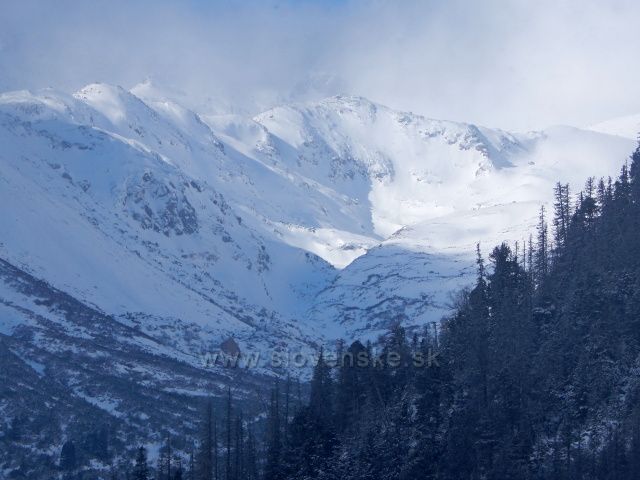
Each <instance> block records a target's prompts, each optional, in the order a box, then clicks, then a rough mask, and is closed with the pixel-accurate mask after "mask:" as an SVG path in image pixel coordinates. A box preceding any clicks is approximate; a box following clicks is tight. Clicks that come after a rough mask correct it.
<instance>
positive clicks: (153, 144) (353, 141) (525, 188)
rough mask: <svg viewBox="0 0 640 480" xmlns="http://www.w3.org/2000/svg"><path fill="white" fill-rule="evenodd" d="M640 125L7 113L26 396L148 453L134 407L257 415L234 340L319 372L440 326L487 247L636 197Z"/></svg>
mask: <svg viewBox="0 0 640 480" xmlns="http://www.w3.org/2000/svg"><path fill="white" fill-rule="evenodd" d="M636 120H637V118H635V117H630V119H627V120H624V119H621V120H618V121H610V122H605V123H604V124H600V126H593V127H589V128H585V129H580V128H574V127H568V126H556V127H552V128H549V129H546V130H543V131H537V132H528V133H511V132H505V131H501V130H496V129H491V128H486V127H481V126H476V125H471V124H465V123H457V122H451V121H442V120H432V119H428V118H425V117H423V116H420V115H416V114H412V113H407V112H399V111H394V110H392V109H389V108H387V107H384V106H382V105H378V104H376V103H373V102H370V101H368V100H367V99H364V98H361V97H352V96H349V97H343V96H337V97H331V98H327V99H326V100H322V101H319V102H314V103H304V104H294V105H286V106H281V107H278V108H274V109H272V110H269V111H266V112H264V113H261V114H259V115H257V116H255V117H253V118H249V117H243V116H238V115H209V114H207V113H206V112H200V113H196V112H193V111H191V110H188V109H186V108H184V107H182V106H180V105H179V104H178V103H176V102H175V101H174V100H173V99H171V98H169V97H168V96H166V95H164V94H163V93H162V92H161V91H159V90H158V89H156V88H154V87H153V85H151V84H149V83H145V84H141V85H138V86H136V87H134V88H133V89H132V90H131V91H127V90H125V89H123V88H121V87H117V86H112V85H107V84H93V85H89V86H87V87H85V88H83V89H81V90H80V91H78V92H76V93H74V94H73V95H68V94H65V93H62V92H56V91H52V90H42V91H37V92H27V91H19V92H9V93H5V94H2V95H0V145H1V148H0V262H1V263H0V277H1V278H2V282H1V285H0V338H2V339H3V343H2V349H3V352H4V358H5V359H6V363H7V371H9V366H11V369H10V371H11V372H13V373H12V374H11V375H12V377H11V378H12V380H11V381H10V382H9V381H7V385H8V386H7V387H6V388H8V389H9V390H10V391H11V392H13V393H14V394H15V395H16V396H17V395H20V394H21V393H20V392H23V391H24V390H25V389H30V388H38V389H39V391H40V392H41V393H42V392H43V391H49V392H51V393H50V394H48V395H44V396H43V397H42V398H40V397H39V396H33V397H32V398H33V403H32V404H30V405H26V406H20V407H19V408H27V409H29V408H31V409H32V411H36V410H37V409H41V408H44V407H42V405H45V404H46V402H48V401H50V399H48V397H50V396H51V395H53V396H54V397H55V399H56V402H61V403H64V405H65V407H64V408H62V407H61V409H60V410H59V412H60V413H59V415H60V416H61V418H60V422H61V424H63V423H64V418H62V417H64V415H65V412H67V414H68V412H69V411H70V410H71V409H73V408H83V409H92V411H94V412H97V413H96V415H102V416H104V415H107V416H111V417H115V418H123V419H127V420H126V421H124V420H123V425H126V427H122V428H125V429H129V430H131V431H133V432H138V433H139V431H140V429H144V428H146V427H145V425H147V424H148V423H149V424H151V423H152V422H153V419H152V420H148V419H145V420H144V421H139V419H138V420H136V419H137V418H138V417H136V415H141V414H142V412H143V410H144V404H145V402H144V397H140V396H137V397H135V399H134V397H133V396H132V394H131V391H130V390H131V389H132V388H134V387H133V385H138V386H139V385H141V384H144V385H145V386H146V387H147V388H149V389H150V390H149V392H152V393H150V394H149V395H150V398H151V397H153V398H154V399H156V400H161V402H156V404H162V405H164V406H163V407H157V405H156V406H155V407H154V409H155V410H153V411H152V413H148V412H145V415H151V416H152V417H154V418H155V419H157V421H158V422H159V421H160V419H161V418H166V417H167V415H169V416H170V417H171V415H172V414H171V412H172V411H173V412H174V413H173V415H174V417H175V421H176V422H177V421H180V418H179V416H178V415H177V414H176V413H175V411H176V410H175V409H176V408H178V407H175V406H172V405H175V404H180V402H183V403H182V405H187V407H185V408H192V407H191V405H192V404H190V403H189V402H192V401H193V399H194V398H197V397H199V396H202V395H205V394H206V393H207V392H211V391H216V389H218V390H220V389H222V388H224V385H225V378H228V377H229V376H234V378H236V379H237V378H239V377H242V378H241V381H238V382H239V383H237V385H239V387H238V389H239V391H240V393H239V396H240V397H242V396H243V395H244V396H246V397H250V396H251V395H252V394H254V393H255V392H254V391H253V387H254V386H255V385H256V384H259V383H261V382H264V381H266V380H265V379H268V378H269V376H271V375H272V374H273V373H274V372H273V371H272V369H271V368H270V367H269V366H268V365H261V366H260V368H257V369H255V370H254V371H253V372H251V374H250V375H247V374H246V373H245V372H237V371H231V370H228V369H224V368H222V367H217V368H208V367H205V366H203V365H202V354H203V353H204V352H211V351H216V350H218V349H219V348H220V345H221V343H222V342H223V341H225V340H227V339H228V338H233V339H234V341H235V342H236V343H237V344H238V346H239V349H240V351H241V352H262V353H263V354H264V355H265V356H268V355H270V354H271V352H274V351H279V352H284V351H290V352H303V353H309V354H311V353H313V352H315V350H316V349H317V348H318V346H320V345H322V344H324V345H332V344H333V343H332V342H333V341H335V340H336V339H339V338H342V339H345V340H352V339H356V338H359V339H372V340H374V339H375V338H376V337H377V336H378V335H380V334H382V333H384V332H385V331H386V329H387V328H388V327H389V326H390V325H391V324H392V323H393V322H396V321H402V322H403V323H404V324H405V325H407V326H409V327H412V326H420V325H425V324H427V323H428V322H437V321H438V320H440V318H442V316H443V315H446V314H447V313H448V312H449V311H450V308H451V295H452V294H454V293H455V292H456V291H457V290H458V289H460V288H462V287H464V286H465V285H467V284H469V282H470V281H472V279H473V278H474V258H475V244H476V242H480V243H481V245H482V248H483V250H484V251H485V253H487V251H488V250H489V249H490V248H492V246H493V245H495V244H496V243H499V242H501V241H510V242H516V241H518V242H520V243H521V244H522V242H523V241H528V237H529V233H530V232H532V230H533V228H534V225H535V223H536V220H537V215H538V211H539V209H540V207H541V205H546V206H547V207H549V206H550V205H551V200H552V194H553V192H552V189H553V186H554V184H555V182H557V181H561V182H563V183H566V182H568V183H570V184H571V185H572V186H573V188H574V190H578V189H580V188H581V187H582V185H583V183H584V181H585V179H586V176H587V175H597V176H608V175H615V174H616V173H617V172H618V170H619V168H620V166H621V164H622V163H623V162H624V160H625V159H626V158H627V157H628V155H629V153H630V152H631V151H632V149H633V148H634V144H635V139H634V137H633V135H630V134H629V131H630V130H632V129H633V127H632V126H630V125H629V122H631V123H633V122H636ZM636 123H637V122H636ZM34 365H35V366H37V368H36V367H34ZM16 372H18V373H16ZM19 372H22V373H19ZM296 374H300V375H301V376H302V377H303V378H304V377H305V376H306V375H307V374H308V371H305V370H302V371H300V372H296ZM31 377H33V378H32V380H25V382H23V381H19V379H20V378H24V379H27V378H31ZM7 378H8V377H7ZM36 385H40V386H39V387H36ZM135 388H138V387H135ZM7 398H9V397H7ZM163 402H164V403H163ZM77 405H79V406H77ZM0 408H2V409H3V410H5V411H7V410H8V409H16V408H18V405H17V404H16V402H5V401H2V402H0ZM172 409H173V410H172ZM171 418H173V417H171ZM36 445H37V442H36ZM43 448H44V447H43Z"/></svg>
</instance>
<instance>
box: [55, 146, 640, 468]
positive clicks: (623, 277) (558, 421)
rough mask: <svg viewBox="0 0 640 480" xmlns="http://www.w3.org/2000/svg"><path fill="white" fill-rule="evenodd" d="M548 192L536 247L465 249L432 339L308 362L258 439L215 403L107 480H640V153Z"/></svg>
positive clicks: (272, 406)
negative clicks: (447, 308)
mask: <svg viewBox="0 0 640 480" xmlns="http://www.w3.org/2000/svg"><path fill="white" fill-rule="evenodd" d="M555 193H556V202H555V209H554V212H553V215H552V218H551V219H550V221H548V219H547V218H546V216H547V215H546V213H545V211H544V209H543V210H541V213H540V222H539V225H538V228H537V232H535V237H534V235H532V236H531V237H530V238H529V239H526V240H525V241H523V242H522V243H519V244H515V245H507V244H502V245H499V246H497V247H495V248H493V249H492V250H491V252H490V254H489V255H488V259H487V260H485V258H484V257H483V255H482V252H481V248H480V245H478V251H477V280H476V282H475V285H474V286H473V288H470V289H468V290H465V291H462V292H460V293H459V294H458V296H457V297H456V298H455V307H456V308H455V313H454V314H452V315H451V316H450V317H449V318H446V319H444V320H443V322H442V323H441V324H439V325H427V326H425V328H424V330H423V331H420V332H412V333H411V334H408V333H407V332H406V331H405V330H404V329H403V327H402V326H401V322H398V324H397V326H396V327H394V328H393V329H392V331H390V332H389V333H388V334H387V335H386V336H385V337H384V338H382V339H381V340H380V343H379V344H378V345H372V344H370V343H367V344H366V345H365V344H363V343H361V342H358V341H356V342H354V343H352V344H351V345H350V346H346V345H339V347H338V351H337V354H336V355H333V357H334V358H331V359H329V355H328V354H326V352H325V353H322V352H321V354H320V359H319V361H318V363H317V365H316V366H315V369H314V373H313V378H312V381H311V385H310V396H309V398H308V401H306V402H301V401H300V386H299V385H298V386H297V387H295V390H296V393H295V394H294V393H293V390H294V388H293V383H292V382H290V381H289V380H287V382H286V383H284V384H283V385H284V386H282V385H278V384H277V383H276V385H275V387H274V389H273V391H272V392H271V397H270V401H269V402H268V403H269V405H268V408H267V412H266V425H264V428H257V430H258V431H257V432H256V431H254V427H256V424H255V422H254V421H253V420H252V421H247V420H246V419H244V420H243V417H242V413H241V412H240V411H239V410H238V409H236V407H235V406H234V405H232V397H231V392H230V391H229V394H228V397H227V398H226V399H224V402H221V403H220V406H222V408H217V410H219V411H220V412H221V413H220V414H219V415H218V420H216V413H217V411H216V412H214V408H213V403H212V402H208V403H207V405H206V407H205V408H203V412H204V413H203V416H202V422H201V424H202V425H201V428H200V430H201V432H202V433H201V435H200V438H198V439H196V440H195V441H194V442H191V443H190V442H188V441H185V439H181V445H182V446H183V447H184V445H187V444H189V445H192V447H191V450H190V454H188V455H187V457H183V456H181V455H182V453H180V452H178V455H176V452H173V453H172V450H171V439H170V438H167V442H166V444H165V445H164V446H163V447H162V448H161V450H160V452H159V461H158V464H157V468H152V467H151V466H150V465H148V461H147V451H146V449H145V448H144V447H140V448H139V450H138V452H137V456H136V458H135V463H133V462H132V463H131V464H129V465H124V466H122V465H120V466H119V467H118V468H115V469H114V470H113V475H112V476H113V478H128V479H129V478H132V479H135V480H147V479H151V478H156V479H168V480H171V479H175V480H180V479H182V478H189V479H194V480H195V479H201V480H205V479H206V480H214V479H215V480H223V479H224V480H257V479H264V480H294V479H295V480H301V479H309V480H312V479H313V480H396V479H397V480H402V479H415V478H425V479H443V480H445V479H451V480H453V479H549V480H560V479H585V480H587V479H599V480H600V479H602V480H605V479H633V478H640V402H639V400H640V398H639V396H640V375H639V373H640V146H639V147H638V149H637V150H636V151H635V152H634V154H633V155H632V157H631V161H630V163H629V164H625V165H624V166H623V167H622V170H621V173H620V175H619V177H618V178H617V179H615V180H611V179H601V180H596V179H593V178H590V179H588V181H587V182H586V185H585V188H584V189H583V190H582V191H581V192H579V193H578V194H577V195H572V194H571V192H570V188H569V186H568V185H562V184H560V183H559V184H557V186H556V192H555ZM548 224H550V225H548ZM399 320H401V319H399ZM294 399H295V400H294ZM258 423H260V422H258ZM263 423H264V422H263ZM260 437H262V438H263V439H264V441H263V442H260ZM73 448H74V447H73V445H66V446H65V448H63V451H62V458H61V461H60V466H61V469H62V470H63V471H65V470H66V471H67V472H68V474H69V475H72V473H73V469H74V467H75V452H74V449H73ZM182 452H184V448H183V450H182Z"/></svg>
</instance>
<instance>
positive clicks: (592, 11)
mask: <svg viewBox="0 0 640 480" xmlns="http://www.w3.org/2000/svg"><path fill="white" fill-rule="evenodd" d="M148 77H151V78H152V79H154V81H155V82H158V83H160V84H161V85H164V86H166V87H172V88H175V89H177V90H180V91H182V92H184V93H185V94H186V95H187V96H188V97H189V98H191V99H192V100H193V101H195V102H204V99H206V98H210V99H213V100H210V102H214V103H218V104H220V105H223V106H224V108H228V107H229V105H238V106H240V107H242V108H245V109H252V108H264V107H266V106H269V105H270V104H273V103H276V102H278V101H287V100H289V99H291V98H301V97H304V96H305V95H306V96H313V95H315V96H319V95H323V94H335V93H350V94H358V95H362V96H365V97H367V98H369V99H371V100H374V101H377V102H380V103H383V104H386V105H389V106H391V107H394V108H399V109H403V110H410V111H413V112H417V113H421V114H424V115H426V116H429V117H433V118H445V119H452V120H462V121H469V122H476V123H479V124H483V125H487V126H497V127H502V128H507V129H518V130H524V129H531V128H540V127H544V126H548V125H552V124H560V123H566V124H573V125H588V124H591V123H594V122H597V121H600V120H604V119H607V118H611V117H616V116H620V115H626V114H631V113H639V112H640V2H638V1H637V0H635V1H632V0H606V1H605V0H600V1H595V0H580V1H577V0H576V1H573V0H571V1H559V0H555V1H550V0H535V1H531V0H512V1H509V0H502V1H497V0H483V1H479V0H467V1H461V0H440V1H430V0H423V1H416V2H413V1H408V0H402V1H399V0H393V1H365V0H358V1H357V0H352V1H349V0H329V1H311V0H306V1H280V2H275V1H260V2H258V1H252V0H244V1H236V2H233V1H205V0H197V1H196V0H191V1H182V2H178V1H176V2H169V1H163V0H143V1H138V2H136V1H133V0H129V1H118V0H108V1H101V0H94V1H88V2H87V1H69V0H56V1H53V0H51V1H44V0H43V1H29V0H15V1H14V0H2V1H0V89H2V90H10V89H20V88H31V89H33V88H39V87H47V86H52V87H54V88H58V89H63V90H66V91H73V90H75V89H77V88H80V87H82V86H83V85H85V84H87V83H90V82H94V81H102V82H109V83H116V84H120V85H122V86H123V87H127V88H130V87H132V86H133V85H135V84H136V83H138V82H141V81H143V80H144V79H145V78H148ZM309 79H314V82H315V84H316V87H317V88H315V89H313V88H312V89H308V88H305V85H308V84H309V83H310V80H309ZM318 85H319V86H318Z"/></svg>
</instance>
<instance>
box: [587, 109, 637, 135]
mask: <svg viewBox="0 0 640 480" xmlns="http://www.w3.org/2000/svg"><path fill="white" fill-rule="evenodd" d="M589 130H593V131H594V132H601V133H607V134H609V135H619V136H621V137H625V138H631V139H633V140H636V139H637V138H638V136H640V114H636V115H627V116H624V117H618V118H612V119H610V120H606V121H604V122H601V123H597V124H595V125H591V126H590V127H589Z"/></svg>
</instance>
